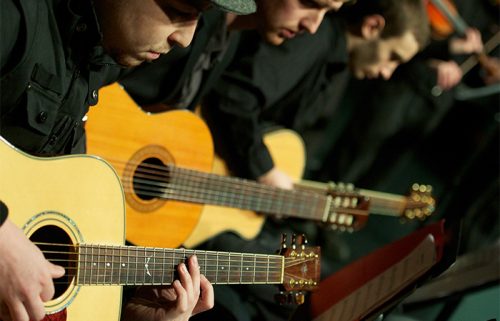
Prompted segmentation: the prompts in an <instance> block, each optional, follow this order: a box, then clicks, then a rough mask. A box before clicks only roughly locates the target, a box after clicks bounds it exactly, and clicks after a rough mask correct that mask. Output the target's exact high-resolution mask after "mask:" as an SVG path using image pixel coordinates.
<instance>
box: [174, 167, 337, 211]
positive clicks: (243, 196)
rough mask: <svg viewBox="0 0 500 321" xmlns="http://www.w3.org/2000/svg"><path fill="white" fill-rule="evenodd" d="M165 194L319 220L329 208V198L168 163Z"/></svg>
mask: <svg viewBox="0 0 500 321" xmlns="http://www.w3.org/2000/svg"><path fill="white" fill-rule="evenodd" d="M168 168H169V174H170V179H169V183H168V184H167V185H166V186H165V192H164V197H165V198H167V199H175V200H180V201H186V202H196V203H202V204H212V205H220V206H228V207H234V208H240V209H246V210H251V211H255V212H259V213H272V214H278V215H289V216H293V217H298V218H305V219H316V220H321V219H322V218H323V216H324V213H325V211H328V210H329V207H328V197H327V196H324V195H319V194H317V193H311V192H304V191H297V190H286V189H281V188H276V187H272V186H267V185H264V184H259V183H257V182H255V181H251V180H246V179H241V178H236V177H227V176H221V175H215V174H208V173H203V172H198V171H195V170H190V169H185V168H180V167H175V166H169V167H168Z"/></svg>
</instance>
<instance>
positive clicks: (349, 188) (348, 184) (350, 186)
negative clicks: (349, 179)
mask: <svg viewBox="0 0 500 321" xmlns="http://www.w3.org/2000/svg"><path fill="white" fill-rule="evenodd" d="M347 191H348V192H353V191H354V184H353V183H347Z"/></svg>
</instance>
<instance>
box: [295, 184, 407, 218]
mask: <svg viewBox="0 0 500 321" xmlns="http://www.w3.org/2000/svg"><path fill="white" fill-rule="evenodd" d="M296 187H297V188H299V189H305V190H311V191H315V192H316V193H318V192H319V193H327V192H328V191H329V189H330V188H329V184H328V183H322V182H315V181H308V180H302V181H300V183H299V184H297V185H296ZM358 192H359V194H360V195H363V196H366V197H369V198H370V213H376V214H379V215H386V216H397V217H399V216H401V214H402V213H403V212H404V210H405V207H406V203H407V197H406V196H402V195H397V194H390V193H384V192H377V191H372V190H367V189H358Z"/></svg>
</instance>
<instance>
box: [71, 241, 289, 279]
mask: <svg viewBox="0 0 500 321" xmlns="http://www.w3.org/2000/svg"><path fill="white" fill-rule="evenodd" d="M195 254H196V256H197V258H198V264H199V265H200V271H201V273H202V274H204V275H205V276H206V277H207V279H208V280H209V281H210V282H211V283H213V284H282V283H283V279H284V268H285V258H284V257H283V256H281V255H262V254H248V253H232V252H213V251H198V250H186V249H161V248H146V247H131V246H107V245H106V246H104V245H80V246H78V247H77V255H78V259H77V260H70V261H77V262H78V265H77V267H75V268H76V269H77V278H76V279H77V284H79V285H161V284H171V283H172V282H173V281H174V280H175V279H176V278H177V277H176V276H177V272H176V271H177V266H178V265H179V264H180V263H182V262H185V261H186V259H187V257H189V256H191V255H195Z"/></svg>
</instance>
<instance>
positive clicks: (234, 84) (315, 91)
mask: <svg viewBox="0 0 500 321" xmlns="http://www.w3.org/2000/svg"><path fill="white" fill-rule="evenodd" d="M347 57H348V53H347V43H346V29H345V25H344V23H343V21H341V20H340V19H338V18H335V17H332V16H330V17H328V18H327V19H325V20H324V21H323V23H322V24H321V25H320V27H319V29H318V31H317V33H316V34H314V35H301V36H298V37H297V38H295V39H291V40H288V41H286V42H284V43H283V44H282V45H281V46H273V45H270V44H267V43H264V42H262V41H261V40H260V38H259V35H258V34H257V32H255V31H245V32H243V33H242V36H241V39H240V44H239V46H238V49H237V52H236V54H235V59H234V60H233V61H232V62H231V64H230V65H229V67H228V68H227V69H226V71H225V72H224V73H223V75H222V77H221V79H220V80H219V81H218V82H217V84H216V86H215V88H214V90H213V91H212V92H211V93H210V94H208V95H207V97H206V99H205V101H204V103H203V115H204V117H205V119H206V120H207V123H208V124H209V126H210V128H211V130H212V133H213V135H214V140H215V143H216V148H217V150H218V152H219V153H220V154H221V155H222V156H223V158H225V159H226V163H227V164H228V166H229V167H230V169H231V170H232V171H233V172H234V173H236V174H237V175H239V176H243V177H248V178H253V179H255V178H257V177H259V176H261V175H262V174H264V173H266V172H267V171H269V170H270V169H271V168H272V167H273V162H272V159H271V156H270V154H269V151H268V150H267V148H266V147H265V145H264V143H263V140H262V132H263V130H264V128H263V125H264V124H265V123H266V122H273V123H276V124H280V125H283V126H286V127H290V128H294V129H299V130H300V129H301V128H304V127H307V126H309V125H310V124H312V123H314V121H315V120H316V118H317V117H318V116H319V114H320V113H321V112H322V111H321V109H322V108H323V103H324V102H325V101H326V100H328V99H329V98H330V96H331V91H332V86H333V87H334V86H335V84H334V81H333V78H334V77H335V76H336V75H338V74H339V73H345V72H347V68H346V67H347Z"/></svg>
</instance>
